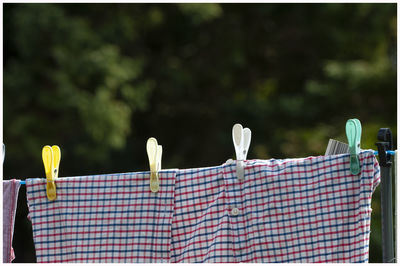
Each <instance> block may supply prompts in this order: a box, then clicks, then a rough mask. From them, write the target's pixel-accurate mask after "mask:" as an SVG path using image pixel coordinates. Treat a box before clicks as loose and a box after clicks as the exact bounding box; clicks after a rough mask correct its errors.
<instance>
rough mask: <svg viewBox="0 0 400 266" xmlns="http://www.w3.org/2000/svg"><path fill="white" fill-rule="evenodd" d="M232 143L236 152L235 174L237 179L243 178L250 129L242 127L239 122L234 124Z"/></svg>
mask: <svg viewBox="0 0 400 266" xmlns="http://www.w3.org/2000/svg"><path fill="white" fill-rule="evenodd" d="M232 138H233V145H234V146H235V152H236V174H237V177H238V179H239V180H243V179H244V167H245V163H244V161H245V160H246V157H247V152H248V151H249V147H250V141H251V130H250V129H248V128H245V129H243V127H242V125H241V124H235V125H234V126H233V128H232Z"/></svg>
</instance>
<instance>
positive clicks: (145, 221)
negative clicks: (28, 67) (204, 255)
mask: <svg viewBox="0 0 400 266" xmlns="http://www.w3.org/2000/svg"><path fill="white" fill-rule="evenodd" d="M175 172H176V171H175V170H171V171H161V172H160V173H159V178H160V188H159V191H158V192H157V193H153V192H151V191H150V189H149V174H148V172H147V173H127V174H112V175H97V176H81V177H63V178H58V179H56V181H55V183H56V187H57V198H56V199H55V200H54V201H50V200H49V199H48V198H47V195H46V180H45V179H39V178H36V179H28V180H27V181H26V188H27V200H28V206H29V215H30V218H31V221H32V228H33V239H34V244H35V249H36V257H37V262H49V263H50V262H51V263H60V262H70V263H107V262H113V263H139V262H141V263H144V262H145V263H150V262H166V261H169V260H170V242H171V219H172V214H173V204H174V202H173V199H174V184H175Z"/></svg>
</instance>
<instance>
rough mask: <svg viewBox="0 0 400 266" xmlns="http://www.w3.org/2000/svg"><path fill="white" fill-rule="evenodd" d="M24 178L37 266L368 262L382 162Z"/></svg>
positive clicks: (328, 159) (343, 159) (316, 160)
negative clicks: (354, 170)
mask: <svg viewBox="0 0 400 266" xmlns="http://www.w3.org/2000/svg"><path fill="white" fill-rule="evenodd" d="M360 163H361V173H360V174H359V175H352V174H351V173H350V171H349V169H350V165H349V155H348V154H347V155H346V154H341V155H331V156H318V157H308V158H304V159H285V160H274V159H272V160H249V161H247V163H246V169H245V179H244V180H243V181H240V180H238V179H237V178H236V167H235V163H234V161H231V162H227V163H225V164H223V165H222V166H217V167H208V168H197V169H186V170H178V171H163V172H162V174H161V184H160V192H158V193H156V194H154V193H151V192H150V189H149V173H148V172H147V173H136V174H120V175H105V176H90V177H75V178H60V179H59V180H57V181H56V182H57V193H58V198H57V200H56V201H54V202H51V201H48V200H47V198H46V189H45V182H46V181H44V180H41V179H29V180H28V181H27V194H28V203H29V208H30V216H31V219H32V225H33V233H34V242H35V248H36V252H37V259H38V262H367V261H368V243H369V234H370V219H371V208H370V206H371V196H372V193H373V191H374V190H375V187H376V186H377V185H378V184H379V181H380V179H379V165H378V163H377V161H376V159H375V156H374V155H373V153H372V152H371V151H363V152H362V153H361V154H360Z"/></svg>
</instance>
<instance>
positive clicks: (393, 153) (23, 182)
mask: <svg viewBox="0 0 400 266" xmlns="http://www.w3.org/2000/svg"><path fill="white" fill-rule="evenodd" d="M386 153H388V154H390V155H395V151H386ZM374 155H378V152H377V151H374ZM20 184H21V185H26V182H25V180H21V181H20Z"/></svg>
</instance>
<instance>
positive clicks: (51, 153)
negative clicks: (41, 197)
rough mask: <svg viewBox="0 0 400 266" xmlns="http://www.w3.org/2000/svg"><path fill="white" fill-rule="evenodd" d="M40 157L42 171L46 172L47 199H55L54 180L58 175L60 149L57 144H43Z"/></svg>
mask: <svg viewBox="0 0 400 266" xmlns="http://www.w3.org/2000/svg"><path fill="white" fill-rule="evenodd" d="M42 159H43V164H44V171H45V172H46V180H47V185H46V191H47V198H48V199H49V200H55V199H56V197H57V193H56V184H55V183H54V181H55V180H56V178H57V177H58V169H59V166H60V160H61V150H60V147H58V146H57V145H53V146H52V147H50V146H48V145H47V146H44V147H43V149H42Z"/></svg>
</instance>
